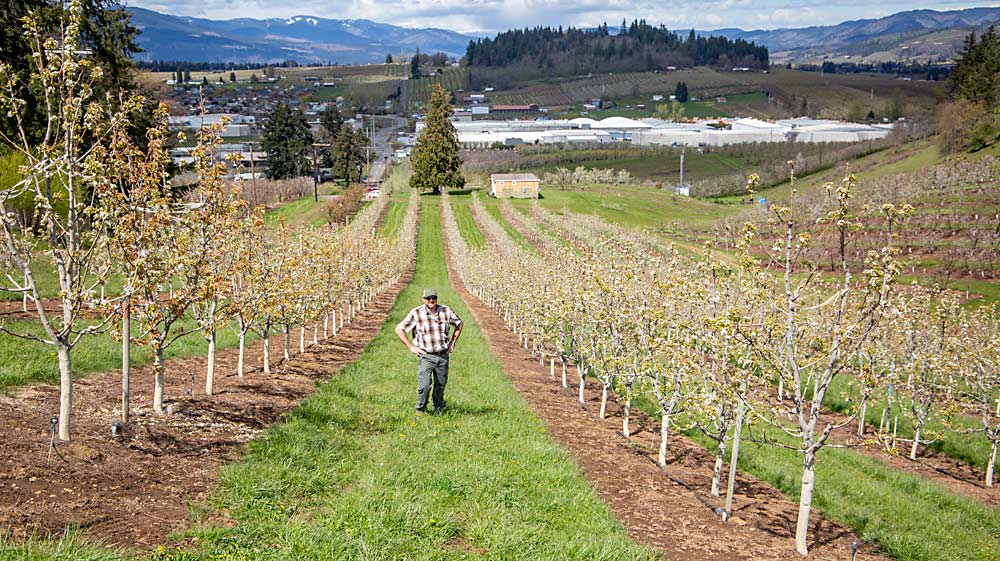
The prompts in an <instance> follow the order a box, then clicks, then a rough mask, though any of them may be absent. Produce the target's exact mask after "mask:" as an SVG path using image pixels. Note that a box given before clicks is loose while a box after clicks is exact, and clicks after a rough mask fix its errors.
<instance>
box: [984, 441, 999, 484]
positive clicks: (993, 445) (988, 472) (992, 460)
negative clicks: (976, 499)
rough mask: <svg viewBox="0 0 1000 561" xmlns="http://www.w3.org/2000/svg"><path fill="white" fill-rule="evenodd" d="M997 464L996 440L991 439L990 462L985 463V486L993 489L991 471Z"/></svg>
mask: <svg viewBox="0 0 1000 561" xmlns="http://www.w3.org/2000/svg"><path fill="white" fill-rule="evenodd" d="M996 463H997V439H995V438H994V439H991V443H990V461H988V462H987V463H986V486H987V487H993V470H994V469H995V466H996Z"/></svg>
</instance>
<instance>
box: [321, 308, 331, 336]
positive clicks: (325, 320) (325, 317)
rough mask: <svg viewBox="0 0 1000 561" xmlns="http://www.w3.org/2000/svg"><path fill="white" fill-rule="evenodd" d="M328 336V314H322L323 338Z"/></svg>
mask: <svg viewBox="0 0 1000 561" xmlns="http://www.w3.org/2000/svg"><path fill="white" fill-rule="evenodd" d="M331 313H332V312H331ZM329 336H330V314H323V338H324V339H326V338H327V337H329Z"/></svg>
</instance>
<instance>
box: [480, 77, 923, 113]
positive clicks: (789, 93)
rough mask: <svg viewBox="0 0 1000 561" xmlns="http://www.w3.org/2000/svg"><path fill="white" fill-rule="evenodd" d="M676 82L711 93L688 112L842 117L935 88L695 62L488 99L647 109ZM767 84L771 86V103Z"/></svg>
mask: <svg viewBox="0 0 1000 561" xmlns="http://www.w3.org/2000/svg"><path fill="white" fill-rule="evenodd" d="M678 82H685V83H686V84H687V85H688V89H689V91H690V94H691V96H692V97H695V98H699V99H700V100H703V101H708V104H705V103H702V104H693V105H691V106H690V107H691V111H690V112H689V113H688V116H690V117H698V116H725V115H729V114H739V115H744V114H746V115H752V116H777V117H782V116H799V115H803V114H809V115H812V116H814V117H818V118H833V119H842V118H846V116H847V111H848V108H849V107H850V106H851V105H852V104H858V105H859V107H861V108H863V110H864V112H865V113H867V112H868V111H869V110H871V111H873V112H875V114H877V115H879V114H883V113H885V112H886V110H887V108H888V106H889V104H890V103H891V102H892V100H893V98H894V96H896V95H897V92H899V95H901V96H903V99H904V103H905V106H906V107H907V108H908V109H907V112H908V113H913V114H926V113H928V112H929V111H930V110H931V109H932V108H933V106H934V103H935V100H936V97H935V96H936V94H935V92H936V91H937V90H938V89H939V85H938V84H936V83H934V82H921V81H907V82H904V81H899V80H895V79H893V78H891V77H885V76H868V75H855V74H851V75H838V74H834V75H825V76H822V77H820V76H819V75H817V74H816V73H812V72H801V71H796V70H786V69H783V68H774V69H772V70H771V71H770V72H769V73H767V74H761V73H755V72H721V71H717V70H710V69H707V68H697V69H690V70H678V71H672V72H625V73H618V74H601V75H594V76H582V77H578V78H569V79H551V80H538V81H534V82H531V83H527V84H523V85H515V86H514V87H512V88H510V89H505V90H502V91H497V92H495V93H494V94H492V95H491V100H493V101H495V102H496V103H537V104H538V105H540V106H545V107H559V108H567V107H572V106H574V105H576V104H580V103H583V102H585V101H588V100H591V99H605V100H615V101H619V100H622V101H619V105H624V104H626V103H631V102H632V101H637V102H638V100H639V99H642V100H643V101H641V103H644V104H646V105H647V108H648V110H647V112H651V111H652V110H653V102H652V101H651V98H650V96H652V95H664V96H669V95H671V94H673V92H674V87H675V86H676V85H677V83H678ZM764 92H769V93H770V94H771V96H772V98H773V100H772V102H771V103H768V99H767V96H766V94H765V93H764ZM717 96H726V97H727V100H726V103H724V104H717V103H714V98H716V97H717ZM633 105H634V104H633ZM713 112H714V113H713Z"/></svg>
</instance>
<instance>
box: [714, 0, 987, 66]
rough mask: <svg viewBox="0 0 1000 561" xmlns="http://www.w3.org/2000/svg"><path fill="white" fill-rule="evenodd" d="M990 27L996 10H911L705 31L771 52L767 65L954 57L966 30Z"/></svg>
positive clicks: (967, 31)
mask: <svg viewBox="0 0 1000 561" xmlns="http://www.w3.org/2000/svg"><path fill="white" fill-rule="evenodd" d="M994 23H1000V8H969V9H966V10H951V11H947V12H938V11H935V10H912V11H908V12H899V13H897V14H893V15H891V16H886V17H884V18H879V19H862V20H855V21H845V22H844V23H841V24H838V25H829V26H814V27H803V28H799V29H770V30H755V31H744V30H742V29H716V30H714V31H708V32H705V33H708V34H711V35H723V36H725V37H728V38H730V39H745V40H747V41H754V42H756V43H757V44H762V45H765V46H767V47H768V49H769V50H770V51H771V62H784V61H786V60H787V61H792V62H794V61H796V60H805V59H810V58H822V57H823V56H831V55H838V54H841V55H852V56H856V57H860V58H871V59H876V60H889V59H892V60H898V59H910V58H920V59H927V58H937V57H950V56H952V55H954V54H955V53H956V52H957V51H958V49H960V48H961V44H962V39H964V37H965V35H967V34H968V33H969V31H973V30H977V31H978V30H982V29H984V28H986V27H987V26H989V25H991V24H994Z"/></svg>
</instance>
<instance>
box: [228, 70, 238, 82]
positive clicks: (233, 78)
mask: <svg viewBox="0 0 1000 561" xmlns="http://www.w3.org/2000/svg"><path fill="white" fill-rule="evenodd" d="M229 81H230V82H233V83H236V73H235V72H230V73H229Z"/></svg>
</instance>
